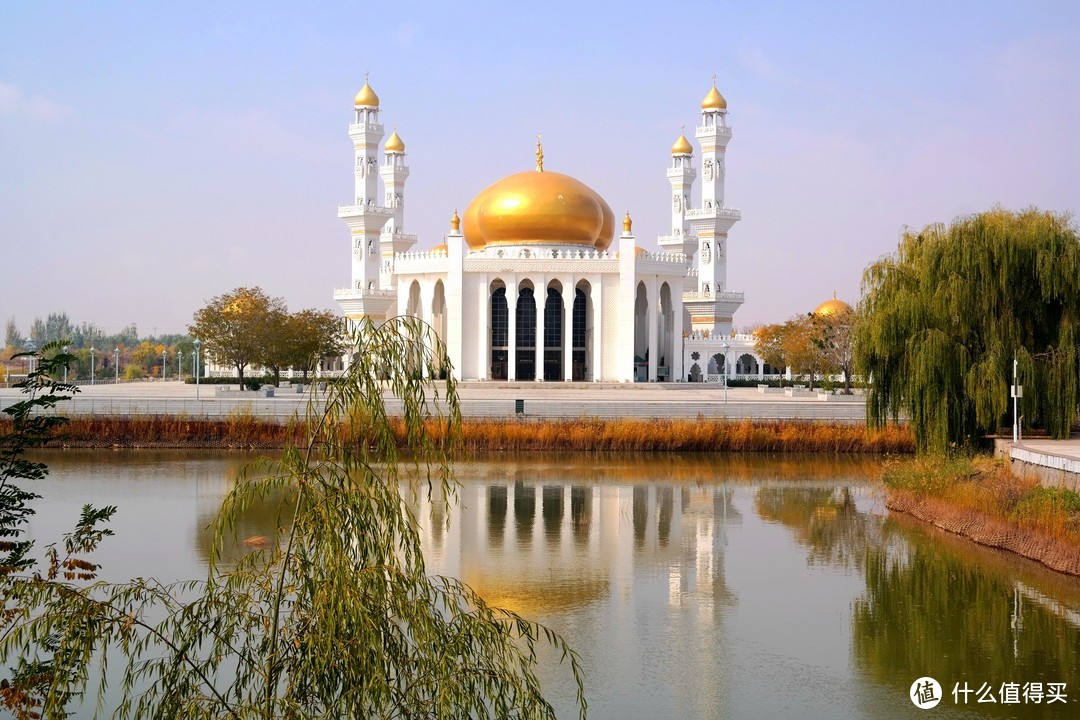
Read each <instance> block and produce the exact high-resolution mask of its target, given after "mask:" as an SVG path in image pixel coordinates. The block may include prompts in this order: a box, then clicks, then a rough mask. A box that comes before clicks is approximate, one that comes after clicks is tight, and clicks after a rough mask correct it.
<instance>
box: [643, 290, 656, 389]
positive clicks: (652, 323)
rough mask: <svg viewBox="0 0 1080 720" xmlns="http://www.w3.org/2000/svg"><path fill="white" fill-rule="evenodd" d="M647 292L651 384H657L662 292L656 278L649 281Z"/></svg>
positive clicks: (646, 314)
mask: <svg viewBox="0 0 1080 720" xmlns="http://www.w3.org/2000/svg"><path fill="white" fill-rule="evenodd" d="M646 292H648V293H649V298H648V299H649V302H648V303H647V304H646V305H645V322H646V324H647V325H648V327H649V382H656V368H657V367H658V366H659V365H660V358H659V357H658V355H659V353H658V348H659V345H660V292H659V290H657V287H656V278H655V277H653V278H650V279H649V284H648V286H647V290H646Z"/></svg>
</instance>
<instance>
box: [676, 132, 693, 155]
mask: <svg viewBox="0 0 1080 720" xmlns="http://www.w3.org/2000/svg"><path fill="white" fill-rule="evenodd" d="M693 153H694V148H693V146H692V145H691V144H690V141H689V140H687V139H686V135H683V134H682V133H680V134H679V139H678V140H676V141H675V144H674V145H672V146H671V154H672V155H692V154H693Z"/></svg>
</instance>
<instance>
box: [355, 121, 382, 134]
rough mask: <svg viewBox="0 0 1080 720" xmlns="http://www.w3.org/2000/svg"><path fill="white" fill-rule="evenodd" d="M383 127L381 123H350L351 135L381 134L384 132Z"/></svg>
mask: <svg viewBox="0 0 1080 720" xmlns="http://www.w3.org/2000/svg"><path fill="white" fill-rule="evenodd" d="M384 129H385V128H383V126H382V125H380V124H379V123H362V122H360V123H349V134H350V135H359V134H360V133H365V132H369V133H381V132H383V131H384Z"/></svg>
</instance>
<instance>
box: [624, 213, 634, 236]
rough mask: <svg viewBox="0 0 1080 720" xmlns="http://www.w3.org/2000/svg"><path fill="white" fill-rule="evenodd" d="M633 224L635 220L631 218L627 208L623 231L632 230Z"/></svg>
mask: <svg viewBox="0 0 1080 720" xmlns="http://www.w3.org/2000/svg"><path fill="white" fill-rule="evenodd" d="M633 226H634V221H633V220H631V219H630V211H629V210H627V211H626V217H624V218H623V221H622V231H623V232H624V233H628V232H630V228H632V227H633Z"/></svg>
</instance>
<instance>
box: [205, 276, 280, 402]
mask: <svg viewBox="0 0 1080 720" xmlns="http://www.w3.org/2000/svg"><path fill="white" fill-rule="evenodd" d="M284 312H285V302H284V301H283V300H282V299H281V298H272V297H270V296H269V295H267V294H266V293H265V292H263V291H262V289H260V288H247V287H240V288H237V289H236V290H234V291H232V292H231V293H224V294H223V295H218V296H217V297H215V298H213V299H212V300H210V302H209V303H208V304H207V305H206V307H204V308H201V309H200V310H197V311H196V312H195V318H194V322H193V323H192V324H191V325H189V326H188V332H190V333H191V334H192V335H194V336H195V337H197V338H199V339H200V340H201V341H202V342H203V343H205V348H206V350H205V351H206V354H207V355H208V356H209V357H210V359H211V360H213V361H214V362H217V363H220V364H221V365H230V366H232V367H234V368H236V372H237V374H238V375H239V384H240V389H243V388H244V370H245V369H246V368H247V366H248V365H250V364H252V363H255V362H258V361H259V359H260V357H261V356H262V355H263V353H264V346H265V343H266V338H267V337H268V336H269V335H270V333H271V332H272V330H273V317H274V315H275V314H276V313H284Z"/></svg>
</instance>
